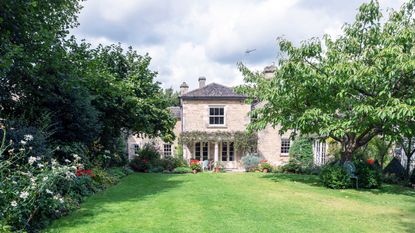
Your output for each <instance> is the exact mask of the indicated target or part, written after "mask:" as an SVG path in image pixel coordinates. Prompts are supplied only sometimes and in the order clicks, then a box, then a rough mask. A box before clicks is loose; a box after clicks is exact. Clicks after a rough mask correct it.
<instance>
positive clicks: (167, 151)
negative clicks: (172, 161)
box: [163, 144, 171, 156]
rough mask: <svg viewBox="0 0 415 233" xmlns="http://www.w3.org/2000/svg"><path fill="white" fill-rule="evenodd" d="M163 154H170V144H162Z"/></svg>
mask: <svg viewBox="0 0 415 233" xmlns="http://www.w3.org/2000/svg"><path fill="white" fill-rule="evenodd" d="M163 154H164V156H171V144H164V146H163Z"/></svg>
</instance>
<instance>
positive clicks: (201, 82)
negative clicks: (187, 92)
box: [199, 76, 206, 88]
mask: <svg viewBox="0 0 415 233" xmlns="http://www.w3.org/2000/svg"><path fill="white" fill-rule="evenodd" d="M204 86H206V78H205V77H203V76H201V77H199V88H202V87H204Z"/></svg>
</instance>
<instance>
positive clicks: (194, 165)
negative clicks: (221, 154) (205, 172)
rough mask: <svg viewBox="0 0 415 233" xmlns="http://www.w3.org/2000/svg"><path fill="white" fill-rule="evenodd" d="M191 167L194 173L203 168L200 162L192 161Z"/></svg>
mask: <svg viewBox="0 0 415 233" xmlns="http://www.w3.org/2000/svg"><path fill="white" fill-rule="evenodd" d="M190 168H191V169H192V171H193V174H196V173H197V172H198V171H200V170H201V169H202V166H200V164H199V163H192V164H190Z"/></svg>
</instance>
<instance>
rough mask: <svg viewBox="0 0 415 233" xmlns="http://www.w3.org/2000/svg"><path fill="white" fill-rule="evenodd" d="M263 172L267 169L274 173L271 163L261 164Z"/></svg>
mask: <svg viewBox="0 0 415 233" xmlns="http://www.w3.org/2000/svg"><path fill="white" fill-rule="evenodd" d="M261 168H262V170H264V169H267V170H268V171H272V166H271V164H269V163H261Z"/></svg>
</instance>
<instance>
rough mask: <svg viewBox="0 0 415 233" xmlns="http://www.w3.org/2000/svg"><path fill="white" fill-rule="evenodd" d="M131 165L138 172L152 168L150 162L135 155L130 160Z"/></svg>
mask: <svg viewBox="0 0 415 233" xmlns="http://www.w3.org/2000/svg"><path fill="white" fill-rule="evenodd" d="M129 165H130V167H131V169H133V170H134V171H136V172H146V171H148V169H150V163H149V161H148V160H145V159H143V158H141V157H139V156H137V157H135V158H134V159H132V160H131V161H130V164H129Z"/></svg>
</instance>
